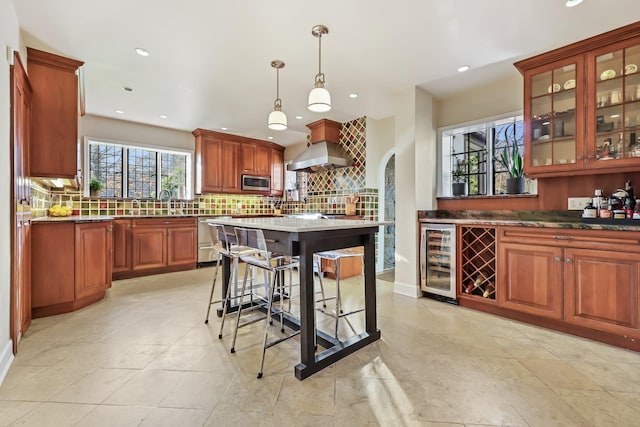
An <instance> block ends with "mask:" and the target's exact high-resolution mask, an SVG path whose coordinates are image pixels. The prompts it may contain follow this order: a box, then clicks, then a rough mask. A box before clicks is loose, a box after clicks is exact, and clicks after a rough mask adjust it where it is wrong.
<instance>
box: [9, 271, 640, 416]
mask: <svg viewBox="0 0 640 427" xmlns="http://www.w3.org/2000/svg"><path fill="white" fill-rule="evenodd" d="M211 274H212V269H211V268H204V269H199V270H194V271H188V272H181V273H171V274H165V275H161V276H150V277H145V278H140V279H131V280H123V281H118V282H115V283H114V284H113V288H112V289H111V290H110V291H109V293H108V297H107V298H106V299H105V300H104V301H102V302H100V303H98V304H95V305H93V306H92V307H88V308H86V309H83V310H80V311H78V312H75V313H70V314H65V315H60V316H53V317H48V318H42V319H36V320H34V322H33V324H32V326H31V329H30V330H29V331H28V333H27V334H26V336H25V338H24V340H23V341H22V343H21V346H20V352H19V354H18V356H17V358H16V359H15V361H14V363H13V366H12V367H11V369H10V371H9V373H8V375H7V377H6V379H5V381H4V384H2V386H1V387H0V425H3V426H4V425H16V426H67V425H74V426H92V427H95V426H138V425H141V426H203V425H205V426H227V425H228V426H234V427H240V426H360V425H381V426H405V425H407V426H440V427H443V426H446V427H454V426H463V425H464V426H480V425H482V426H498V425H501V426H502V425H504V426H544V427H548V426H564V427H566V426H606V427H610V426H616V427H620V426H638V425H640V354H638V353H633V352H629V351H625V350H621V349H618V348H614V347H610V346H607V345H604V344H599V343H595V342H591V341H588V340H584V339H580V338H575V337H571V336H568V335H564V334H561V333H556V332H552V331H548V330H544V329H540V328H537V327H532V326H528V325H525V324H521V323H517V322H513V321H509V320H504V319H501V318H497V317H494V316H490V315H486V314H483V313H479V312H475V311H472V310H468V309H464V308H460V307H456V306H451V305H448V304H444V303H440V302H436V301H432V300H429V299H417V300H416V299H411V298H407V297H403V296H400V295H395V294H393V293H392V292H391V289H392V284H391V283H389V282H385V281H382V280H378V293H379V311H378V319H379V325H380V328H381V330H382V339H381V340H380V341H378V342H377V343H375V344H373V345H370V346H368V347H367V348H365V349H363V350H361V351H359V352H357V353H355V354H353V355H351V356H349V357H347V358H346V359H343V360H341V361H339V362H338V363H336V364H335V365H333V366H331V367H330V368H328V369H325V370H324V371H322V372H320V373H318V374H316V375H314V376H312V377H310V378H308V379H306V380H304V381H298V380H297V379H295V377H294V376H293V367H294V365H295V364H296V363H297V361H298V359H297V356H296V355H297V345H298V341H296V339H293V340H289V341H286V342H284V343H282V344H279V345H278V346H276V347H273V348H271V349H269V350H267V361H266V366H265V376H264V378H262V379H261V380H258V379H256V371H257V365H258V361H259V356H260V336H261V335H260V334H261V331H262V327H263V326H262V325H263V324H262V323H261V322H260V323H256V324H254V325H252V326H251V327H247V328H244V329H242V331H241V333H240V334H239V338H238V344H237V346H236V348H237V353H236V354H230V353H229V345H230V336H229V334H228V332H226V333H225V336H224V337H223V339H222V340H218V337H217V335H218V326H219V319H218V318H215V317H212V320H211V322H210V324H209V325H208V326H207V325H205V324H204V323H203V318H204V313H205V307H206V299H207V297H208V292H209V289H210V288H209V280H210V277H211ZM358 280H359V279H349V280H347V281H345V282H344V285H345V286H344V289H345V290H346V292H347V293H349V300H348V301H346V302H345V304H346V305H347V306H348V305H349V304H352V305H354V304H357V301H356V300H357V298H358V297H357V294H358V293H357V292H355V290H359V288H360V286H359V285H358ZM353 317H354V319H353V321H354V325H355V326H356V328H358V327H359V325H360V324H361V323H360V322H361V321H360V320H359V319H357V318H356V317H357V316H353ZM320 323H321V324H323V325H324V326H325V327H326V326H330V323H331V322H329V321H323V320H320ZM344 329H346V328H344ZM344 329H343V330H344ZM229 330H230V329H227V331H229Z"/></svg>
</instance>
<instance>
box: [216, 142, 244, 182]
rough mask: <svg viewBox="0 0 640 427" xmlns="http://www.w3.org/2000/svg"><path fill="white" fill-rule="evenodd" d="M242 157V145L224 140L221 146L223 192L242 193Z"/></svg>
mask: <svg viewBox="0 0 640 427" xmlns="http://www.w3.org/2000/svg"><path fill="white" fill-rule="evenodd" d="M239 156H240V143H239V142H236V141H230V140H222V146H221V156H220V158H221V161H220V172H221V174H222V175H221V184H222V188H221V190H222V191H225V192H230V193H236V192H239V191H240V173H239V172H238V161H239V158H240V157H239Z"/></svg>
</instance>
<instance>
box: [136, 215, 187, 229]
mask: <svg viewBox="0 0 640 427" xmlns="http://www.w3.org/2000/svg"><path fill="white" fill-rule="evenodd" d="M132 225H133V227H185V226H193V227H195V226H196V217H189V218H171V217H160V218H141V219H134V220H133V224H132Z"/></svg>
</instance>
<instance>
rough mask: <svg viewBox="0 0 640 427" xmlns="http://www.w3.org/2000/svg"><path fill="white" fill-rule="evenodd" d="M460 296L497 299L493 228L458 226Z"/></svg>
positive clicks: (494, 231)
mask: <svg viewBox="0 0 640 427" xmlns="http://www.w3.org/2000/svg"><path fill="white" fill-rule="evenodd" d="M460 245H461V246H460V258H461V259H460V267H461V270H460V271H461V273H460V278H461V282H460V284H461V286H462V289H461V290H460V295H471V296H477V297H480V298H485V299H487V300H494V301H495V299H496V229H495V228H490V227H486V228H485V227H460Z"/></svg>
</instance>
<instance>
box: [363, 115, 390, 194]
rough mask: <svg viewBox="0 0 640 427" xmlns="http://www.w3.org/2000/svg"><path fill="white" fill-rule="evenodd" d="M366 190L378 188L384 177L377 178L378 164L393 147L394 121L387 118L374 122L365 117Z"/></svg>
mask: <svg viewBox="0 0 640 427" xmlns="http://www.w3.org/2000/svg"><path fill="white" fill-rule="evenodd" d="M366 126H367V165H366V167H367V169H366V174H367V179H366V183H365V186H366V187H367V188H378V186H379V185H380V184H381V183H382V180H383V179H384V176H378V175H379V173H380V171H379V168H380V162H381V161H382V159H383V157H384V155H385V154H386V153H387V152H388V151H389V150H391V149H393V148H394V146H395V120H394V118H393V117H389V118H386V119H382V120H374V119H372V118H370V117H367V125H366Z"/></svg>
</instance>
